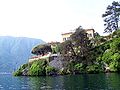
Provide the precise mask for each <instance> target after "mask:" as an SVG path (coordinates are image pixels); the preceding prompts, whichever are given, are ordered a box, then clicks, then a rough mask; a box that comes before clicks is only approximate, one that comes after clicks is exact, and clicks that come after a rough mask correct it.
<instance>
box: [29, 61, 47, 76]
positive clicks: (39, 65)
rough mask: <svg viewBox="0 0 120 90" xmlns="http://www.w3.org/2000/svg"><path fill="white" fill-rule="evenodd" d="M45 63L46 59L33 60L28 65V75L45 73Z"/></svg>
mask: <svg viewBox="0 0 120 90" xmlns="http://www.w3.org/2000/svg"><path fill="white" fill-rule="evenodd" d="M45 65H46V61H43V60H39V61H36V62H34V63H33V64H32V66H31V67H30V70H29V75H31V76H39V75H45Z"/></svg>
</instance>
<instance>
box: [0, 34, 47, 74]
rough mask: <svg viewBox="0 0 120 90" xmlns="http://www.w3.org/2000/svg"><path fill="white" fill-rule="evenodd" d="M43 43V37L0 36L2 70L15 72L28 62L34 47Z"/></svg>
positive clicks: (0, 69)
mask: <svg viewBox="0 0 120 90" xmlns="http://www.w3.org/2000/svg"><path fill="white" fill-rule="evenodd" d="M43 43H45V42H44V41H42V40H41V39H33V38H26V37H11V36H0V72H13V71H14V70H15V69H17V68H18V67H19V66H20V65H22V64H24V63H26V62H28V59H29V57H30V56H31V50H32V48H33V47H34V46H36V45H38V44H43Z"/></svg>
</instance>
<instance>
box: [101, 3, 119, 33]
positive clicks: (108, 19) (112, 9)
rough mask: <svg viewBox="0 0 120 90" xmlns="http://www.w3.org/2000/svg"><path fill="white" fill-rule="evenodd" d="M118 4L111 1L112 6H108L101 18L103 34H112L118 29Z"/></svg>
mask: <svg viewBox="0 0 120 90" xmlns="http://www.w3.org/2000/svg"><path fill="white" fill-rule="evenodd" d="M119 16H120V3H119V2H116V1H113V3H112V5H108V7H107V9H106V11H105V13H104V14H102V17H103V18H104V22H105V24H104V26H105V30H104V32H113V31H115V30H117V29H118V27H119V26H118V23H119V20H120V17H119Z"/></svg>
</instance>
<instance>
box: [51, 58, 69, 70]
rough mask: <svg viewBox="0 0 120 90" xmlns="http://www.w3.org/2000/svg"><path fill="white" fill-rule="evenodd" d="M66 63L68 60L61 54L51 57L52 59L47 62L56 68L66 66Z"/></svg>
mask: <svg viewBox="0 0 120 90" xmlns="http://www.w3.org/2000/svg"><path fill="white" fill-rule="evenodd" d="M67 64H68V62H67V61H65V60H64V59H63V58H62V57H61V56H58V57H54V58H52V60H51V61H50V63H49V65H50V66H52V67H54V68H56V69H62V68H64V67H66V65H67Z"/></svg>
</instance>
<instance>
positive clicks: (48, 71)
mask: <svg viewBox="0 0 120 90" xmlns="http://www.w3.org/2000/svg"><path fill="white" fill-rule="evenodd" d="M45 70H46V75H51V74H54V73H55V72H56V71H57V70H56V69H55V68H54V67H52V66H47V67H46V68H45Z"/></svg>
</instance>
